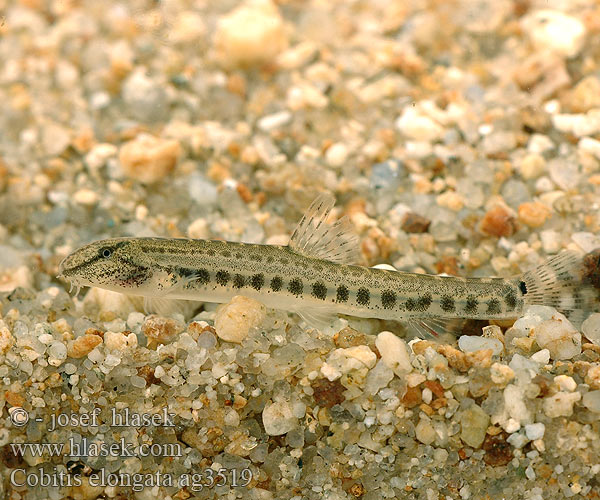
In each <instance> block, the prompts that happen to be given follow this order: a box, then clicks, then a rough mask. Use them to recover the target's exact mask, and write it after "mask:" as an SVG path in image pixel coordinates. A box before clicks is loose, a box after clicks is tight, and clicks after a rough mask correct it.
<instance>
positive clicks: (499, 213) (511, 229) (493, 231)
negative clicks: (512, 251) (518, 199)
mask: <svg viewBox="0 0 600 500" xmlns="http://www.w3.org/2000/svg"><path fill="white" fill-rule="evenodd" d="M517 229H518V226H517V221H516V219H515V217H514V215H512V214H511V212H510V211H509V210H508V209H507V208H506V207H504V206H502V205H496V206H495V207H494V208H491V209H490V210H488V211H487V212H486V214H485V215H484V216H483V219H481V222H480V223H479V230H480V231H481V233H482V234H484V235H486V236H495V237H496V238H501V237H502V236H505V237H508V236H512V235H513V234H514V233H515V232H516V231H517Z"/></svg>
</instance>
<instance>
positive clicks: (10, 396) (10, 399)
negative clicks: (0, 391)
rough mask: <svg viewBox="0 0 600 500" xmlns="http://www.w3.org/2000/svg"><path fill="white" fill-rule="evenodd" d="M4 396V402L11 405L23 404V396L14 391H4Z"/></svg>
mask: <svg viewBox="0 0 600 500" xmlns="http://www.w3.org/2000/svg"><path fill="white" fill-rule="evenodd" d="M4 397H5V398H6V402H7V403H8V404H10V405H12V406H21V407H22V406H23V405H24V404H25V398H24V397H23V396H21V395H20V394H17V393H16V392H13V391H6V392H5V393H4Z"/></svg>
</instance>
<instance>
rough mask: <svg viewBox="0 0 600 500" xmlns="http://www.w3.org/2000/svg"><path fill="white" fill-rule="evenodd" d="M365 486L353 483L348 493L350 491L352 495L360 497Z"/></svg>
mask: <svg viewBox="0 0 600 500" xmlns="http://www.w3.org/2000/svg"><path fill="white" fill-rule="evenodd" d="M365 491H366V490H365V487H364V486H363V485H362V484H361V483H354V484H353V485H352V486H350V488H349V489H348V493H350V494H351V495H352V496H353V497H356V498H360V497H362V496H363V495H364V494H365Z"/></svg>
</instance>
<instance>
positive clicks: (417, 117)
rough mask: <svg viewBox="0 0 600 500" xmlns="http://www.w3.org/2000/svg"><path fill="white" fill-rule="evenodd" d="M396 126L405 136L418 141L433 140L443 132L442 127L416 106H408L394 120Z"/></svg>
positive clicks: (438, 137)
mask: <svg viewBox="0 0 600 500" xmlns="http://www.w3.org/2000/svg"><path fill="white" fill-rule="evenodd" d="M396 127H397V128H398V130H400V132H402V133H403V134H404V135H405V136H407V137H410V138H411V139H415V140H418V141H434V140H436V139H440V138H441V137H442V135H443V134H444V128H443V127H442V126H441V125H439V124H438V123H437V122H435V121H434V120H432V119H431V118H429V117H428V116H427V115H425V114H423V113H422V112H421V111H419V110H417V109H416V108H414V107H412V106H409V107H406V108H405V109H404V112H403V113H402V115H400V117H399V118H398V119H397V120H396Z"/></svg>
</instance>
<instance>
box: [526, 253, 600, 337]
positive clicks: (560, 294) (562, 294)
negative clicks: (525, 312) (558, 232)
mask: <svg viewBox="0 0 600 500" xmlns="http://www.w3.org/2000/svg"><path fill="white" fill-rule="evenodd" d="M521 280H522V281H521V285H520V286H521V291H522V292H523V294H524V297H523V299H524V301H525V303H526V304H538V305H544V306H551V307H554V308H555V309H557V310H558V311H560V312H561V313H563V314H564V315H565V316H566V317H567V318H569V320H570V321H571V322H572V323H574V324H575V325H579V324H580V323H581V322H582V321H583V320H584V319H585V318H586V316H587V315H588V314H589V313H592V312H599V311H600V248H597V249H596V250H593V251H592V252H590V253H588V254H585V255H582V254H580V253H577V252H574V251H571V250H569V251H565V252H562V253H560V254H558V255H556V256H555V257H552V258H551V259H549V260H547V261H546V262H544V263H543V264H542V265H540V266H538V267H536V268H535V269H532V270H531V271H527V272H526V273H523V275H522V276H521Z"/></svg>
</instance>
